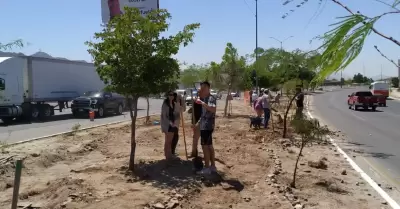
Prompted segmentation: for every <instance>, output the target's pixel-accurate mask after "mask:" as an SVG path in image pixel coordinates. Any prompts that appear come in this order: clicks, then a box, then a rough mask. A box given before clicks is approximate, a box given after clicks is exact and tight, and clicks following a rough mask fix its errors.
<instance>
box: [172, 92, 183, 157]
mask: <svg viewBox="0 0 400 209" xmlns="http://www.w3.org/2000/svg"><path fill="white" fill-rule="evenodd" d="M174 102H175V104H176V109H177V111H178V112H179V114H181V112H184V111H186V104H185V101H183V99H182V96H181V95H180V94H178V93H176V92H174ZM179 118H180V117H179ZM176 124H177V128H176V130H175V132H174V137H173V138H172V143H171V150H172V154H173V155H177V153H176V146H178V142H179V126H180V124H181V123H180V120H179V119H178V120H177V121H176Z"/></svg>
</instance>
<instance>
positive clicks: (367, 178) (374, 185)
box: [307, 110, 400, 209]
mask: <svg viewBox="0 0 400 209" xmlns="http://www.w3.org/2000/svg"><path fill="white" fill-rule="evenodd" d="M307 114H308V116H309V117H310V118H314V116H313V115H312V114H311V112H310V110H307ZM328 139H329V141H331V143H332V145H334V146H335V147H336V149H337V150H338V151H339V152H340V154H342V155H343V157H344V158H345V159H346V160H347V162H349V164H350V165H351V167H353V169H354V170H355V171H356V172H357V173H359V174H360V175H361V177H362V178H363V179H364V180H365V181H366V182H368V184H369V185H371V187H372V188H374V189H375V191H376V192H378V194H379V195H381V197H382V198H383V199H385V201H386V202H387V203H388V204H389V205H390V206H391V207H392V208H393V209H400V206H399V204H397V202H396V201H394V200H393V199H392V198H391V197H390V196H389V194H388V193H386V192H385V191H384V190H383V189H382V188H381V187H380V186H378V184H377V183H376V182H375V181H374V180H372V178H371V177H370V176H368V174H366V173H365V172H364V171H363V170H362V169H361V168H360V167H359V166H358V165H357V163H355V162H354V161H353V160H352V159H351V158H350V157H349V156H348V155H347V154H346V153H345V152H344V151H343V150H342V148H340V147H339V145H337V144H336V143H335V140H334V139H333V138H332V137H330V136H328Z"/></svg>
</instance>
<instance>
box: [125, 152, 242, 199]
mask: <svg viewBox="0 0 400 209" xmlns="http://www.w3.org/2000/svg"><path fill="white" fill-rule="evenodd" d="M223 164H225V163H223ZM130 175H131V176H132V177H133V178H135V179H136V180H138V181H143V182H146V183H151V184H152V186H154V187H158V188H162V189H177V188H187V189H189V188H190V189H196V188H200V187H202V185H204V186H207V187H211V186H215V185H222V184H223V185H229V186H224V188H225V187H227V188H232V189H234V190H237V191H241V190H243V188H244V186H243V184H242V183H241V182H240V181H239V180H236V179H227V178H226V177H225V173H223V172H221V171H218V174H211V175H206V176H202V175H198V174H196V173H195V171H194V170H193V163H192V161H186V160H181V159H177V160H175V161H174V162H172V163H171V162H170V163H167V161H166V160H157V161H149V162H140V163H139V164H137V165H136V166H135V172H134V174H132V173H130Z"/></svg>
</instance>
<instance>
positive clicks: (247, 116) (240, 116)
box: [227, 114, 251, 119]
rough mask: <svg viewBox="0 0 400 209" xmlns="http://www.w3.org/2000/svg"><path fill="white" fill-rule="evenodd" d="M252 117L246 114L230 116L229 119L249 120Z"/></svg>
mask: <svg viewBox="0 0 400 209" xmlns="http://www.w3.org/2000/svg"><path fill="white" fill-rule="evenodd" d="M250 117H251V115H245V114H234V115H229V116H227V118H229V119H234V118H247V119H250Z"/></svg>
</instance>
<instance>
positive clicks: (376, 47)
mask: <svg viewBox="0 0 400 209" xmlns="http://www.w3.org/2000/svg"><path fill="white" fill-rule="evenodd" d="M374 48H375V49H376V51H378V52H379V54H381V56H382V57H384V58H385V59H387V60H388V61H389V62H391V63H393V64H394V65H395V66H396V67H400V66H399V65H398V64H396V62H395V61H394V60H392V59H389V58H388V57H387V56H386V55H385V54H383V53H382V52H381V50H379V49H378V46H376V45H375V46H374Z"/></svg>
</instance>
